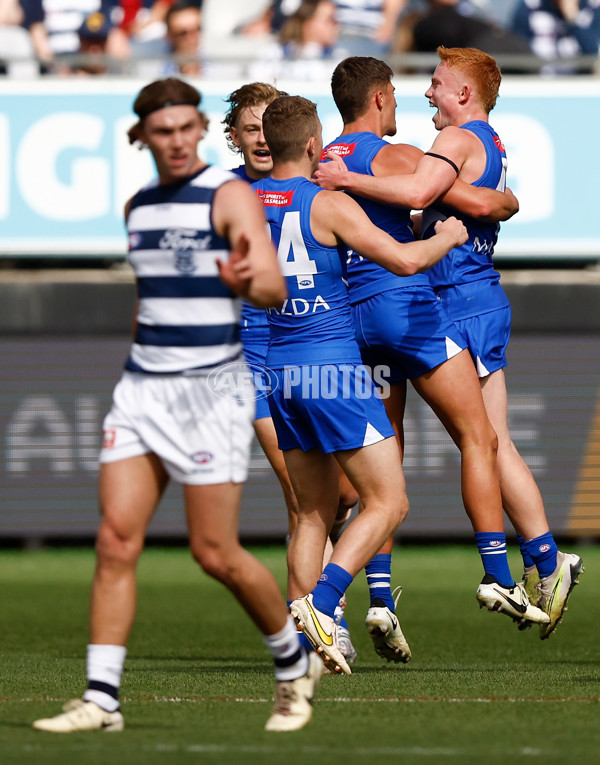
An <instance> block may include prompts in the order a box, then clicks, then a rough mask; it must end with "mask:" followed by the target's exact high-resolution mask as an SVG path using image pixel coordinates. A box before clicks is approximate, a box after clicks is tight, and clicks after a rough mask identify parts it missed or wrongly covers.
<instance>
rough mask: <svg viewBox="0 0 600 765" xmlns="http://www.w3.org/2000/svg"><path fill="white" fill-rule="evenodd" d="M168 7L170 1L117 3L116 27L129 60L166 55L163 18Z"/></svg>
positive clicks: (171, 1)
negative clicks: (125, 45) (118, 29)
mask: <svg viewBox="0 0 600 765" xmlns="http://www.w3.org/2000/svg"><path fill="white" fill-rule="evenodd" d="M199 4H200V3H199ZM171 5H173V0H119V10H120V13H121V19H120V21H119V26H120V29H121V30H122V32H123V33H124V35H125V37H126V39H127V46H128V49H129V55H130V56H131V57H132V58H152V57H154V56H166V55H167V54H168V52H169V51H168V45H167V41H166V33H167V25H166V22H165V18H166V15H167V11H168V10H169V8H170V7H171Z"/></svg>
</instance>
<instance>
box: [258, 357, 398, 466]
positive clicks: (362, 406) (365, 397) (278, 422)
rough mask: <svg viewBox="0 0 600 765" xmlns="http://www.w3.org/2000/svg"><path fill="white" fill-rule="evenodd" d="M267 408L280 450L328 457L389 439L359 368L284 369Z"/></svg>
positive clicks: (389, 431)
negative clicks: (315, 451) (319, 454)
mask: <svg viewBox="0 0 600 765" xmlns="http://www.w3.org/2000/svg"><path fill="white" fill-rule="evenodd" d="M271 375H272V376H273V377H276V378H277V381H278V385H277V387H276V389H275V390H274V392H273V393H272V395H271V396H269V406H270V409H271V416H272V417H273V424H274V425H275V430H276V432H277V439H278V443H279V448H280V449H281V450H282V451H286V450H288V449H302V451H308V450H309V449H319V450H320V451H322V452H324V453H325V454H329V453H330V452H338V451H344V450H347V449H357V448H359V447H362V446H369V445H370V444H375V443H377V442H378V441H382V440H383V439H384V438H390V437H392V436H393V435H394V429H393V428H392V426H391V424H390V421H389V419H388V416H387V414H386V411H385V406H384V405H383V401H382V400H381V398H380V397H379V394H378V392H377V389H376V387H375V386H374V384H373V381H372V380H371V377H370V375H369V371H368V370H367V369H366V368H365V367H364V366H362V365H361V364H350V363H349V364H321V365H311V366H298V367H292V366H289V367H286V368H285V369H276V370H273V371H272V372H271Z"/></svg>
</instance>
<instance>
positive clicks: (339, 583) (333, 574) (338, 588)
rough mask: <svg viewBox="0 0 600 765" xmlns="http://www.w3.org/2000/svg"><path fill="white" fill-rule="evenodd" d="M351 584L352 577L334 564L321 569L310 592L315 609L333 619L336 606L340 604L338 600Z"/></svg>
mask: <svg viewBox="0 0 600 765" xmlns="http://www.w3.org/2000/svg"><path fill="white" fill-rule="evenodd" d="M351 583H352V577H351V576H350V574H349V573H348V572H347V571H346V570H345V569H343V568H342V567H341V566H337V565H336V564H335V563H328V564H327V565H326V566H325V568H324V569H323V573H322V574H321V577H320V579H319V581H318V582H317V586H316V587H315V589H314V590H313V591H312V594H313V604H314V606H315V608H316V609H317V610H318V611H321V612H322V613H324V614H327V615H328V616H331V617H333V616H334V614H335V609H336V606H338V605H339V603H340V598H341V597H342V595H343V594H344V593H345V592H346V590H347V589H348V587H350V584H351Z"/></svg>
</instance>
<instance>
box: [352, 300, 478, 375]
mask: <svg viewBox="0 0 600 765" xmlns="http://www.w3.org/2000/svg"><path fill="white" fill-rule="evenodd" d="M352 318H353V320H354V330H355V332H356V338H357V340H358V344H359V346H360V352H361V356H362V360H363V363H364V364H366V365H367V366H369V367H371V368H375V367H377V366H380V365H387V366H388V367H389V369H390V374H389V378H388V380H389V382H391V383H394V382H400V381H401V380H414V379H415V378H417V377H420V376H421V375H423V374H425V373H426V372H429V371H430V370H431V369H434V368H435V367H437V366H439V365H440V364H443V363H444V361H448V359H450V358H452V357H453V356H456V355H457V354H458V353H460V352H461V351H463V350H464V349H465V348H466V347H467V343H466V340H465V338H464V337H463V336H462V335H461V333H460V331H459V329H458V328H457V327H456V325H455V324H454V323H453V322H452V321H450V319H449V318H448V317H447V315H446V312H445V311H444V309H443V308H442V306H441V304H440V301H439V300H438V298H437V296H436V294H435V292H434V291H433V289H431V288H430V287H427V286H421V287H414V288H413V287H401V288H399V289H393V290H386V291H385V292H382V293H381V294H379V295H375V296H374V297H372V298H369V299H368V300H363V301H362V302H361V303H357V304H356V305H353V306H352Z"/></svg>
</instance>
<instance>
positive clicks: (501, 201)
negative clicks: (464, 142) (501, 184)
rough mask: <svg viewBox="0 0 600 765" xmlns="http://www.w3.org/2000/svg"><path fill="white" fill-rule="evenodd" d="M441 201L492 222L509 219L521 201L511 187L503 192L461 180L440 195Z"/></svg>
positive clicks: (516, 210)
mask: <svg viewBox="0 0 600 765" xmlns="http://www.w3.org/2000/svg"><path fill="white" fill-rule="evenodd" d="M440 201H441V202H443V203H444V204H446V205H450V206H451V207H453V208H454V209H456V210H458V211H459V212H462V213H466V214H467V215H469V216H471V217H473V218H480V219H482V220H485V221H490V222H497V221H505V220H508V219H509V218H511V217H512V216H513V215H514V214H515V213H517V212H518V211H519V202H518V200H517V198H516V197H515V195H514V194H513V193H512V192H511V191H510V189H507V190H506V192H501V191H496V190H495V189H488V188H484V187H477V186H471V185H470V184H468V183H464V182H463V181H460V180H457V181H456V182H455V183H454V185H453V186H452V187H451V188H450V189H448V191H447V192H446V193H445V194H443V195H442V196H441V197H440Z"/></svg>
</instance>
